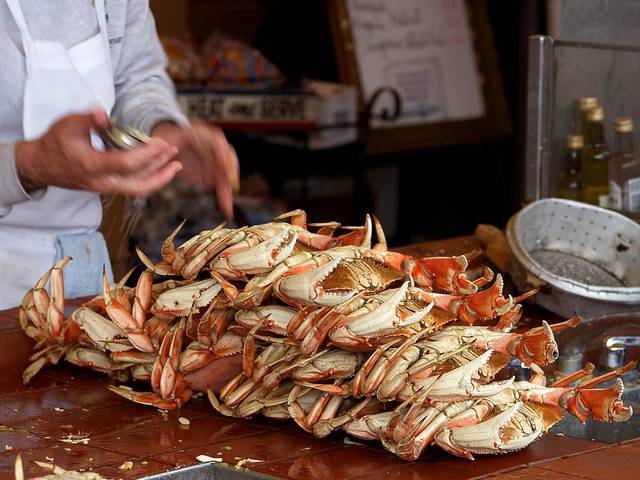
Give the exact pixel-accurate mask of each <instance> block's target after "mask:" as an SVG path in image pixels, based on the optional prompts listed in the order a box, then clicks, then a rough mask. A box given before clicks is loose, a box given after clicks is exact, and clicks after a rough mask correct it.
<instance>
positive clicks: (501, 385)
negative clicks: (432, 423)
mask: <svg viewBox="0 0 640 480" xmlns="http://www.w3.org/2000/svg"><path fill="white" fill-rule="evenodd" d="M492 353H493V350H487V351H486V352H484V353H483V354H482V355H480V356H478V357H477V358H475V359H473V360H471V361H470V362H468V363H466V364H464V365H462V366H460V367H458V368H456V369H454V370H450V371H448V372H446V373H443V374H441V375H439V376H429V377H427V378H424V379H420V380H417V381H416V382H415V383H416V385H415V387H417V388H420V389H427V390H428V396H427V398H429V399H430V400H432V401H456V400H463V399H468V398H470V397H486V396H490V395H496V394H497V393H500V392H501V391H503V390H504V389H506V388H509V387H510V386H511V384H512V383H513V381H514V377H511V378H509V379H508V380H502V381H496V382H491V383H489V384H486V385H484V384H482V383H480V376H481V374H480V371H481V370H482V369H483V368H484V366H485V365H487V364H488V363H489V359H490V358H491V355H492ZM401 398H403V396H402V392H401ZM404 398H406V395H405V396H404Z"/></svg>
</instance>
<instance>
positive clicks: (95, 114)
mask: <svg viewBox="0 0 640 480" xmlns="http://www.w3.org/2000/svg"><path fill="white" fill-rule="evenodd" d="M90 118H91V123H92V125H91V126H92V127H93V128H96V129H99V130H103V129H105V128H107V126H108V125H109V117H108V116H107V112H105V111H104V110H102V109H99V108H94V109H93V110H92V111H91V115H90Z"/></svg>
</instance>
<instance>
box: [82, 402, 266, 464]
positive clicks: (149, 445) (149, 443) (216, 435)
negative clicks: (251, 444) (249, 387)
mask: <svg viewBox="0 0 640 480" xmlns="http://www.w3.org/2000/svg"><path fill="white" fill-rule="evenodd" d="M176 415H178V413H177V412H170V415H169V416H168V418H167V419H166V420H156V421H153V422H148V423H145V424H144V425H142V426H141V427H138V426H132V427H131V428H129V429H128V430H124V431H119V432H112V433H109V434H106V435H102V436H100V437H97V438H95V439H93V443H92V445H94V446H96V447H99V448H104V449H107V450H112V451H114V452H121V453H124V454H126V455H133V456H138V457H146V456H149V455H157V454H160V453H165V452H171V451H174V450H179V449H183V448H191V447H195V446H199V445H208V444H211V443H216V442H220V441H222V440H226V439H232V438H236V437H239V436H245V435H255V434H258V433H261V432H262V431H264V430H261V429H259V428H256V427H254V426H251V425H248V424H245V423H242V422H238V421H235V420H232V419H227V418H225V417H221V416H218V415H216V416H210V417H200V418H198V419H197V420H194V421H192V422H191V424H190V425H188V426H184V425H181V424H180V423H178V421H177V417H176ZM186 416H188V415H186Z"/></svg>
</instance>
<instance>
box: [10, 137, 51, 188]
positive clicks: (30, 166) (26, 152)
mask: <svg viewBox="0 0 640 480" xmlns="http://www.w3.org/2000/svg"><path fill="white" fill-rule="evenodd" d="M38 155H41V154H40V153H39V145H38V142H26V141H25V142H18V143H16V146H15V157H16V158H15V163H16V174H17V175H18V180H19V182H20V184H21V185H22V188H23V189H24V191H25V192H32V191H34V190H37V189H39V188H43V187H45V186H46V185H45V183H44V182H43V181H42V180H41V179H40V178H39V175H38V171H37V169H36V168H35V164H36V159H37V156H38Z"/></svg>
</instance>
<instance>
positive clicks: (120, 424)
mask: <svg viewBox="0 0 640 480" xmlns="http://www.w3.org/2000/svg"><path fill="white" fill-rule="evenodd" d="M86 410H87V411H80V412H77V411H76V413H72V414H70V415H63V416H48V417H38V418H35V419H31V420H28V421H27V422H25V424H18V425H17V426H18V427H23V428H25V427H26V428H29V429H30V431H32V432H34V433H37V434H41V435H48V436H51V437H53V438H62V437H64V436H66V435H68V434H70V433H71V434H77V433H78V432H83V433H84V434H86V435H89V436H90V437H95V436H98V435H102V434H105V433H111V432H118V431H120V430H124V429H127V428H131V426H132V425H137V426H138V428H141V427H142V426H143V425H145V424H147V423H151V422H153V421H154V420H158V419H160V418H162V417H161V414H160V412H159V411H158V410H157V409H155V408H150V407H147V406H143V405H138V404H136V403H133V402H127V401H122V402H120V401H118V403H117V404H116V405H113V406H111V407H106V408H90V409H86Z"/></svg>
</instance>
